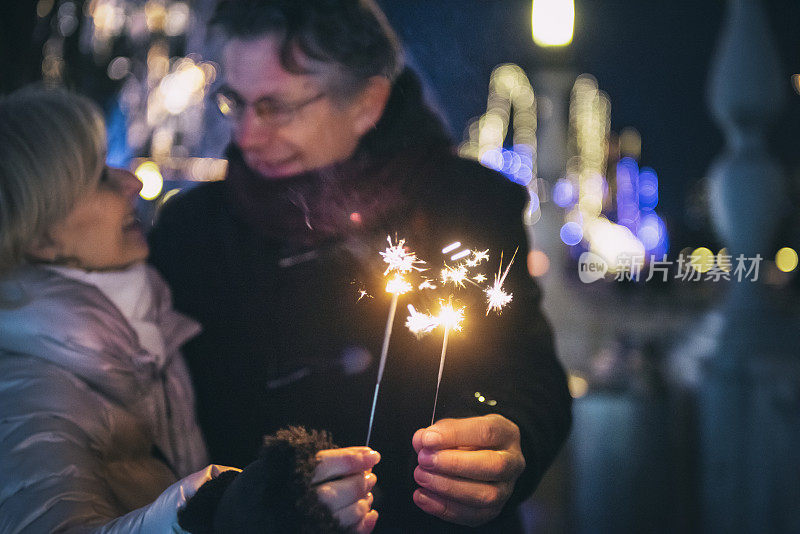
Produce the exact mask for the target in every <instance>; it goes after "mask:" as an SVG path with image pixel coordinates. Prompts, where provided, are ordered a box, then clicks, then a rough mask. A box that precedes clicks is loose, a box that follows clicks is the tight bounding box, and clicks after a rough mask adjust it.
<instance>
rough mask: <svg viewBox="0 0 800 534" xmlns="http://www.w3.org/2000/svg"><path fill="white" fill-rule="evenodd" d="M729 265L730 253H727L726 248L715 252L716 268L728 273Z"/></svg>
mask: <svg viewBox="0 0 800 534" xmlns="http://www.w3.org/2000/svg"><path fill="white" fill-rule="evenodd" d="M731 263H732V262H731V254H730V252H728V249H727V248H721V249H720V250H719V252H717V267H719V268H720V269H721V270H723V271H725V272H726V273H729V272H730V271H731Z"/></svg>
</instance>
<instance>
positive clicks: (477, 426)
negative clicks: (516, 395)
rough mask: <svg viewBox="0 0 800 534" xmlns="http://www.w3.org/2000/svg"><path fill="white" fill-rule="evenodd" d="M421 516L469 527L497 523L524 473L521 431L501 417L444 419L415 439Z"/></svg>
mask: <svg viewBox="0 0 800 534" xmlns="http://www.w3.org/2000/svg"><path fill="white" fill-rule="evenodd" d="M412 442H413V445H414V450H416V451H417V461H418V462H419V466H418V467H417V468H416V469H415V470H414V480H416V481H417V484H419V485H420V486H422V487H421V488H419V489H417V490H416V491H415V492H414V503H416V505H417V506H419V507H420V508H421V509H422V510H423V511H425V512H427V513H429V514H431V515H434V516H436V517H439V518H441V519H444V520H445V521H450V522H453V523H458V524H461V525H467V526H478V525H482V524H484V523H486V522H487V521H489V520H491V519H494V518H495V517H497V515H498V514H499V513H500V510H502V508H503V505H505V503H506V501H507V500H508V498H509V497H510V496H511V492H512V491H513V490H514V484H515V483H516V481H517V478H519V476H520V474H521V473H522V471H523V470H524V469H525V458H523V456H522V449H521V448H520V435H519V427H518V426H517V425H516V424H514V423H513V422H511V421H509V420H508V419H506V418H505V417H503V416H501V415H496V414H491V415H486V416H483V417H470V418H465V419H442V420H440V421H437V422H436V423H435V424H433V425H432V426H429V427H428V428H421V429H420V430H417V432H416V433H415V434H414V438H413V440H412Z"/></svg>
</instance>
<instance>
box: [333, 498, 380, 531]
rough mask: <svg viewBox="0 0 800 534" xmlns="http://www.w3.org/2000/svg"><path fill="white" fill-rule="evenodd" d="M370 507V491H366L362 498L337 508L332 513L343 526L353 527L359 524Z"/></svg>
mask: <svg viewBox="0 0 800 534" xmlns="http://www.w3.org/2000/svg"><path fill="white" fill-rule="evenodd" d="M371 508H372V493H367V496H366V497H364V498H363V499H359V500H357V501H356V502H354V503H353V504H351V505H350V506H345V507H344V508H342V509H340V510H338V511H337V512H335V513H334V514H333V515H334V517H335V518H336V519H337V521H339V524H340V525H342V526H343V527H345V528H350V527H355V526H358V525H360V524H361V522H362V521H363V520H364V518H365V517H366V515H367V513H369V511H370V509H371Z"/></svg>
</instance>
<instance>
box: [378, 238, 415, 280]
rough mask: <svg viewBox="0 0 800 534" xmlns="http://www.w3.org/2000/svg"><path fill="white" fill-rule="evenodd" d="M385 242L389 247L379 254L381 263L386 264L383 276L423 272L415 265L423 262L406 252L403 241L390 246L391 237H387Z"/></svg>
mask: <svg viewBox="0 0 800 534" xmlns="http://www.w3.org/2000/svg"><path fill="white" fill-rule="evenodd" d="M386 240H387V241H388V242H389V246H388V247H387V248H386V250H385V251H384V252H380V255H381V256H383V261H384V262H386V263H387V264H388V267H386V271H385V272H384V273H383V274H384V276H385V275H387V274H389V273H390V272H392V271H397V272H398V273H407V272H409V271H411V270H417V271H422V270H423V269H422V267H418V266H417V264H422V263H425V262H424V261H422V260H420V259H418V258H417V255H416V253H414V252H411V251H406V248H405V243H406V240H405V239H401V240H399V241H398V242H397V244H396V245H394V244H392V238H391V237H387V238H386Z"/></svg>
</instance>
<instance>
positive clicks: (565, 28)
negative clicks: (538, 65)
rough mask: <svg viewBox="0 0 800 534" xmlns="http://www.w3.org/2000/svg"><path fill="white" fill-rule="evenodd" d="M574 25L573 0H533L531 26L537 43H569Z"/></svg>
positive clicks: (551, 44) (553, 44) (552, 44)
mask: <svg viewBox="0 0 800 534" xmlns="http://www.w3.org/2000/svg"><path fill="white" fill-rule="evenodd" d="M574 26H575V2H574V0H533V8H532V14H531V28H532V33H533V41H534V42H535V43H536V44H537V45H539V46H565V45H568V44H570V43H571V42H572V33H573V28H574Z"/></svg>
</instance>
